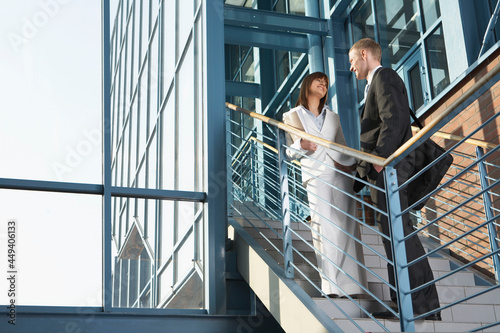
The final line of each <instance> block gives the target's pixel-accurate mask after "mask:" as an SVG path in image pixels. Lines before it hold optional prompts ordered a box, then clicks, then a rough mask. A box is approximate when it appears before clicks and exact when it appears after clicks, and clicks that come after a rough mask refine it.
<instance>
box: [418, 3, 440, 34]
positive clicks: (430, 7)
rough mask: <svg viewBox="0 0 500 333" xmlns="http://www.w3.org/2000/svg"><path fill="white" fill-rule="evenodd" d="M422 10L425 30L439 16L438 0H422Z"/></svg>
mask: <svg viewBox="0 0 500 333" xmlns="http://www.w3.org/2000/svg"><path fill="white" fill-rule="evenodd" d="M422 8H423V10H424V23H425V29H426V30H427V29H429V28H430V27H431V26H432V25H433V24H434V22H436V20H437V19H438V18H439V17H440V16H441V10H440V8H439V1H438V0H422Z"/></svg>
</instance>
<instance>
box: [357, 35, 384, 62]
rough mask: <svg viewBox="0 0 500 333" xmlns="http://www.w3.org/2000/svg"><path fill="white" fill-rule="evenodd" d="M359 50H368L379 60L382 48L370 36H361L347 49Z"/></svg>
mask: <svg viewBox="0 0 500 333" xmlns="http://www.w3.org/2000/svg"><path fill="white" fill-rule="evenodd" d="M353 50H355V51H358V52H359V51H361V50H369V51H370V52H371V53H372V55H373V56H374V57H375V59H376V60H378V61H380V60H381V59H382V49H381V48H380V45H379V44H378V43H377V42H376V41H374V40H373V39H371V38H363V39H360V40H358V41H357V42H356V43H355V44H354V45H353V46H352V47H351V49H350V50H349V52H351V51H353Z"/></svg>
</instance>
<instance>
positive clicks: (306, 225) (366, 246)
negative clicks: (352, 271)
mask: <svg viewBox="0 0 500 333" xmlns="http://www.w3.org/2000/svg"><path fill="white" fill-rule="evenodd" d="M299 203H301V204H302V202H300V201H299ZM290 214H291V215H292V216H295V217H298V216H297V215H296V214H295V213H293V212H290ZM318 215H319V214H318ZM320 217H322V218H324V217H323V216H321V215H320ZM354 220H355V221H356V223H359V224H361V225H363V226H365V227H368V228H369V229H371V230H372V231H374V232H376V233H377V234H379V235H381V236H382V235H383V234H381V232H380V231H378V230H375V229H374V228H372V227H371V226H370V225H368V224H366V223H363V222H362V221H359V220H358V219H354ZM299 222H300V223H301V224H302V225H304V226H305V227H306V228H308V229H309V230H310V231H311V232H312V233H315V234H317V235H319V236H322V235H321V234H320V233H318V231H316V230H315V229H313V228H312V227H311V226H310V225H309V224H308V223H305V222H304V221H299ZM342 231H343V230H342ZM343 232H344V233H346V232H345V231H343ZM346 234H347V235H348V236H351V235H350V234H348V233H346ZM383 236H385V235H383ZM299 237H300V236H299ZM300 238H301V239H303V238H302V237H300ZM351 238H353V239H354V240H355V241H356V242H358V243H360V244H361V245H362V246H363V247H365V248H367V249H368V250H370V251H372V252H373V253H375V254H376V255H377V256H379V257H380V258H382V259H384V260H385V261H386V262H387V263H390V264H392V261H391V260H389V259H387V258H385V257H384V255H383V254H381V253H379V252H378V251H376V250H375V249H373V248H372V247H371V246H370V245H368V244H364V243H363V242H362V241H361V240H358V239H357V238H355V237H351ZM327 240H328V239H327ZM304 241H305V240H304ZM328 242H330V243H331V244H332V245H334V246H335V247H337V245H335V244H333V242H331V241H330V240H328ZM309 246H311V245H310V244H309ZM315 251H317V250H315ZM319 253H321V252H319ZM356 262H357V261H356ZM366 269H367V270H368V271H369V272H370V273H371V274H373V275H374V276H375V277H377V278H378V279H379V280H380V281H382V282H384V281H385V280H384V279H383V278H382V277H380V276H379V275H378V274H377V273H375V272H373V271H371V269H369V268H368V267H366Z"/></svg>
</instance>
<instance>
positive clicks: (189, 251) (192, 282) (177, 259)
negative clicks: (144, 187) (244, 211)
mask: <svg viewBox="0 0 500 333" xmlns="http://www.w3.org/2000/svg"><path fill="white" fill-rule="evenodd" d="M115 199H116V200H113V201H114V205H119V207H116V206H115V207H116V208H118V209H114V212H115V213H117V212H120V213H119V214H120V218H118V219H113V220H114V223H118V224H119V225H113V230H123V231H122V232H120V234H114V235H113V239H112V241H113V249H114V260H113V266H112V278H113V306H114V307H128V308H184V309H199V308H202V307H203V279H202V276H201V275H200V272H202V271H203V267H202V266H201V260H200V258H202V256H203V255H202V251H203V249H202V245H201V244H202V242H200V235H201V234H202V232H203V229H202V224H203V205H202V204H200V203H194V202H173V201H161V200H145V199H126V198H115ZM135 203H137V204H135ZM129 206H130V207H129ZM156 231H158V237H156ZM153 295H158V297H153Z"/></svg>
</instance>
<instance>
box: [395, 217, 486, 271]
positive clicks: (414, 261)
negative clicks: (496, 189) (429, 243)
mask: <svg viewBox="0 0 500 333" xmlns="http://www.w3.org/2000/svg"><path fill="white" fill-rule="evenodd" d="M493 220H494V218H492V219H490V220H487V221H486V222H483V223H481V224H479V225H477V226H476V227H474V228H472V229H471V230H469V231H466V232H464V233H463V234H462V235H460V236H458V237H457V238H455V239H452V240H451V241H449V242H447V243H444V244H442V245H440V246H437V247H436V248H434V249H432V250H430V251H428V252H427V253H426V254H424V255H423V256H420V257H419V258H417V259H415V260H413V261H411V262H409V263H407V264H406V265H404V266H402V267H409V266H411V265H413V264H416V263H417V262H419V261H421V260H423V259H425V258H427V257H430V256H431V255H432V254H434V253H436V252H438V251H441V250H442V249H444V248H446V247H447V246H450V245H452V244H453V243H458V242H459V240H461V239H462V238H464V237H465V236H469V235H470V234H471V233H473V232H474V231H476V230H478V229H480V228H484V227H485V226H486V225H487V224H488V223H491V221H493ZM415 233H416V232H413V233H411V234H410V235H414V234H415ZM408 238H409V237H405V239H404V240H406V239H408ZM404 240H403V241H404ZM403 241H401V242H403Z"/></svg>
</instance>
